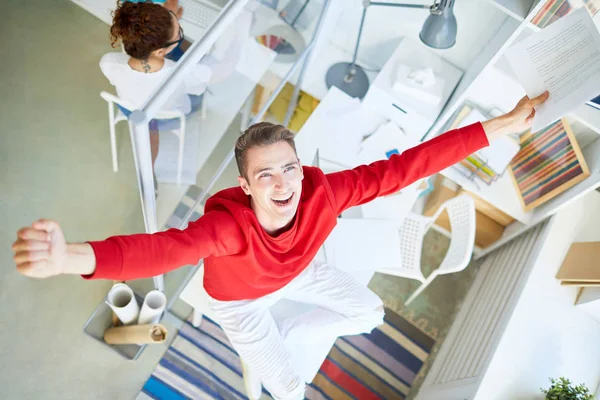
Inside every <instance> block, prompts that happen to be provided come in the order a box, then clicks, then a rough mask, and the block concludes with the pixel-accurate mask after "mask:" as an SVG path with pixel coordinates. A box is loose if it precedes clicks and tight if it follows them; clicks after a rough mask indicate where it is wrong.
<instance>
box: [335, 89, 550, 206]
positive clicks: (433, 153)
mask: <svg viewBox="0 0 600 400" xmlns="http://www.w3.org/2000/svg"><path fill="white" fill-rule="evenodd" d="M547 98H548V93H547V92H546V93H544V94H542V95H540V96H538V97H536V98H534V99H529V98H528V97H523V98H522V99H521V100H520V101H519V103H518V104H517V105H516V106H515V108H514V109H513V110H512V111H511V112H509V113H508V114H505V115H502V116H500V117H497V118H494V119H491V120H489V121H485V122H483V123H476V124H473V125H470V126H467V127H464V128H461V129H455V130H452V131H449V132H446V133H444V134H442V135H439V136H437V137H435V138H433V139H431V140H428V141H427V142H424V143H421V144H420V145H418V146H416V147H413V148H412V149H408V150H406V151H404V152H403V153H402V154H400V155H398V154H396V155H393V156H391V157H390V159H389V160H382V161H377V162H374V163H372V164H369V165H361V166H359V167H356V168H354V169H351V170H347V171H341V172H336V173H333V174H328V175H326V178H327V181H328V182H329V184H330V186H331V188H332V190H333V196H334V198H335V203H336V204H335V207H336V210H337V212H338V213H341V212H342V211H344V210H345V209H347V208H350V207H353V206H357V205H360V204H364V203H368V202H369V201H372V200H374V199H375V198H377V197H380V196H387V195H390V194H393V193H396V192H398V191H399V190H401V189H402V188H404V187H406V186H408V185H410V184H412V183H413V182H416V181H418V180H419V179H422V178H426V177H428V176H431V175H433V174H435V173H437V172H439V171H441V170H444V169H446V168H448V167H450V166H452V165H454V164H456V163H457V162H459V161H461V160H463V159H464V158H466V157H467V156H469V155H470V154H472V153H474V152H476V151H477V150H479V149H481V148H483V147H486V146H488V145H489V142H491V141H493V140H495V139H497V138H500V137H502V136H505V135H508V134H510V133H515V132H521V131H524V130H526V129H527V128H529V127H530V126H531V123H532V122H533V117H534V115H535V109H534V107H535V106H537V105H539V104H542V103H543V102H544V101H546V99H547Z"/></svg>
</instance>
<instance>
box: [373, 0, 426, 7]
mask: <svg viewBox="0 0 600 400" xmlns="http://www.w3.org/2000/svg"><path fill="white" fill-rule="evenodd" d="M365 4H367V5H369V6H386V7H403V8H428V9H432V8H433V7H435V4H434V5H433V6H428V5H425V4H401V3H387V2H383V1H369V0H365V1H363V5H365Z"/></svg>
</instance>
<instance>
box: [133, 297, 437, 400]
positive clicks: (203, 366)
mask: <svg viewBox="0 0 600 400" xmlns="http://www.w3.org/2000/svg"><path fill="white" fill-rule="evenodd" d="M433 344H434V340H433V339H432V338H430V337H429V336H427V335H426V334H425V333H423V332H422V331H420V330H419V329H417V328H416V327H415V326H413V325H412V324H411V323H410V322H408V321H407V320H405V319H404V318H403V317H401V316H400V315H398V314H396V313H394V312H392V311H390V310H389V309H386V312H385V323H384V325H382V326H380V327H379V328H377V329H375V330H374V331H373V332H371V333H370V334H365V335H358V336H348V337H344V338H340V339H338V340H337V341H336V343H335V345H334V346H333V348H332V350H331V352H330V353H329V355H328V356H327V359H326V360H325V361H324V362H323V365H322V366H321V369H320V370H319V372H318V374H317V376H316V378H315V379H314V381H313V382H312V383H311V384H310V385H309V387H308V389H307V392H306V398H307V399H308V400H325V399H332V400H344V399H358V400H364V399H366V400H368V399H404V398H405V397H406V395H407V394H408V392H409V390H410V387H411V385H412V382H413V380H414V379H415V376H416V375H417V373H418V372H419V370H420V369H421V367H422V366H423V363H424V361H425V360H426V359H427V357H428V355H429V353H430V351H431V348H432V347H433ZM246 398H247V397H246V395H245V393H244V385H243V380H242V372H241V364H240V360H239V357H238V356H237V353H236V352H235V351H234V350H233V349H232V348H231V345H230V344H229V341H228V340H227V338H226V337H225V334H224V333H223V331H222V330H221V329H220V328H219V326H218V325H217V324H216V323H215V322H213V321H212V320H210V319H208V318H206V317H205V318H204V321H203V322H202V324H201V325H200V329H196V328H194V327H193V326H192V325H190V324H189V323H186V324H184V326H183V327H182V329H181V330H180V331H179V335H178V336H177V337H176V338H175V339H174V341H173V344H172V345H171V346H170V347H169V348H168V350H167V352H166V353H165V355H164V356H163V358H162V359H161V360H160V362H159V364H158V366H157V367H156V369H155V370H154V372H153V373H152V376H151V377H150V378H149V379H148V381H147V382H146V384H145V385H144V387H143V388H142V391H141V392H140V394H139V395H138V397H137V400H148V399H176V400H177V399H246ZM261 399H271V397H270V396H269V394H268V392H266V391H264V393H263V396H262V397H261Z"/></svg>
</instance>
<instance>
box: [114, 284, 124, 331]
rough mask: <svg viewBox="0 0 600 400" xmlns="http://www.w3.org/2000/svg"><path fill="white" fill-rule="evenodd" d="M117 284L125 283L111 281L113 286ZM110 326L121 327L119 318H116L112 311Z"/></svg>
mask: <svg viewBox="0 0 600 400" xmlns="http://www.w3.org/2000/svg"><path fill="white" fill-rule="evenodd" d="M117 283H125V282H124V281H113V285H116V284H117ZM112 324H113V326H119V325H121V321H120V320H119V317H117V314H115V312H114V310H113V312H112Z"/></svg>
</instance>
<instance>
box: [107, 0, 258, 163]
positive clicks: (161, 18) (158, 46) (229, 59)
mask: <svg viewBox="0 0 600 400" xmlns="http://www.w3.org/2000/svg"><path fill="white" fill-rule="evenodd" d="M182 13H183V9H181V7H179V5H178V2H177V0H168V1H167V2H166V3H165V6H164V7H163V6H162V5H159V4H154V3H152V2H150V1H148V0H145V1H140V2H136V3H134V2H129V1H127V2H123V3H119V4H118V6H117V9H116V10H115V12H114V14H113V24H112V26H111V27H110V39H111V44H112V46H113V47H115V46H116V45H117V44H118V43H121V44H122V45H123V49H124V50H125V53H126V54H123V53H120V52H111V53H108V54H105V55H104V56H103V57H102V59H101V60H100V68H101V70H102V72H103V73H104V75H105V76H106V78H108V80H109V81H110V83H111V84H112V85H113V86H115V88H116V90H117V95H118V96H119V97H120V98H121V99H122V100H125V101H127V102H128V103H130V104H132V105H133V107H134V108H140V107H141V106H142V105H143V104H144V102H145V101H146V100H147V99H148V97H149V96H150V95H151V94H152V93H153V92H154V90H155V89H156V88H157V87H158V86H159V85H160V84H161V82H163V80H164V79H165V77H167V76H168V75H170V74H171V73H172V71H173V70H174V68H175V66H176V65H177V64H176V62H175V61H173V60H171V59H169V58H168V56H169V54H170V53H172V52H173V51H174V50H176V49H177V50H179V49H178V47H179V46H180V45H181V44H182V43H183V41H184V36H183V29H182V28H181V26H180V25H179V18H180V17H181V15H182ZM233 25H234V26H235V28H233V29H235V31H236V38H235V39H234V40H232V42H231V43H232V44H231V45H230V46H229V48H228V49H227V50H226V52H225V55H224V57H223V61H217V60H215V59H214V58H212V57H210V56H207V57H204V58H203V59H202V60H201V61H200V63H198V64H197V65H195V66H194V68H190V69H189V70H188V71H187V74H186V76H185V78H184V80H183V81H182V83H181V84H180V85H179V87H178V88H177V89H176V90H175V91H174V92H173V93H172V94H171V96H170V97H169V99H168V100H167V101H166V102H165V104H164V105H163V108H162V110H164V111H180V112H183V113H184V114H189V113H190V112H191V111H193V110H196V109H197V108H198V107H199V106H200V104H201V100H202V94H203V93H204V91H205V90H206V88H207V86H208V85H210V84H214V83H217V82H220V81H221V80H223V79H225V78H226V77H227V76H229V75H230V74H231V73H232V72H233V71H234V68H235V65H236V64H237V62H238V60H239V56H240V54H241V52H242V46H243V44H244V40H243V39H244V38H245V37H248V34H249V30H250V18H247V16H246V15H243V16H241V17H240V18H238V20H237V21H235V23H234V24H233ZM120 108H121V110H122V111H123V112H124V113H125V114H126V115H129V114H130V113H131V111H132V110H127V109H124V108H123V107H120ZM158 129H159V125H158V123H157V121H156V120H152V121H151V122H150V144H151V150H152V164H153V165H154V161H155V160H156V157H157V155H158Z"/></svg>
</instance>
